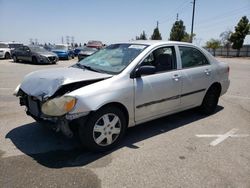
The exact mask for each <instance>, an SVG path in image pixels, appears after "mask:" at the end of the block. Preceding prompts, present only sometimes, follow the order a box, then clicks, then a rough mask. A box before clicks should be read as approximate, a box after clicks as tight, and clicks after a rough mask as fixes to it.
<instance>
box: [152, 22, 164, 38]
mask: <svg viewBox="0 0 250 188" xmlns="http://www.w3.org/2000/svg"><path fill="white" fill-rule="evenodd" d="M151 40H162V38H161V33H160V31H159V28H158V24H157V26H156V28H155V29H154V32H153V34H152V36H151Z"/></svg>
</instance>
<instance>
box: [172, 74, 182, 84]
mask: <svg viewBox="0 0 250 188" xmlns="http://www.w3.org/2000/svg"><path fill="white" fill-rule="evenodd" d="M180 78H181V76H180V75H178V74H175V75H174V76H173V80H174V81H176V82H178V81H179V79H180Z"/></svg>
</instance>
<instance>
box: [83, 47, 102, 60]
mask: <svg viewBox="0 0 250 188" xmlns="http://www.w3.org/2000/svg"><path fill="white" fill-rule="evenodd" d="M97 51H98V49H97V48H89V47H83V48H82V49H81V51H80V52H79V53H78V61H81V60H82V59H84V58H86V57H88V56H90V55H92V54H93V53H95V52H97Z"/></svg>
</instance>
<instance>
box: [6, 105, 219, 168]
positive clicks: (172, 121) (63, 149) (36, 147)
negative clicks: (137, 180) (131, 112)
mask: <svg viewBox="0 0 250 188" xmlns="http://www.w3.org/2000/svg"><path fill="white" fill-rule="evenodd" d="M222 109H223V107H221V106H218V107H217V110H216V112H215V113H218V112H219V111H221V110H222ZM205 117H207V116H203V115H200V114H199V113H198V112H197V111H196V110H195V109H192V110H188V111H184V112H181V113H177V114H174V115H170V116H167V117H164V118H160V119H157V120H154V121H150V122H147V123H144V124H141V125H138V126H135V127H132V128H129V129H128V130H127V134H126V136H125V137H124V139H123V141H122V143H120V145H119V146H118V147H117V148H115V149H113V150H112V151H109V152H105V153H92V152H89V151H86V150H84V149H82V148H81V146H80V144H79V141H78V139H76V138H73V139H67V138H65V137H64V136H63V135H61V134H58V133H55V132H53V131H51V130H48V129H46V128H44V127H42V126H39V125H38V124H37V123H31V124H26V125H23V126H20V127H17V128H15V129H13V130H11V131H10V132H9V133H8V134H7V135H6V138H9V139H11V141H12V142H13V143H14V145H15V146H16V147H17V148H18V149H19V150H21V151H22V152H23V153H25V154H27V155H29V156H30V157H32V158H33V159H34V160H36V161H37V162H38V163H39V164H41V165H44V166H46V167H48V168H63V167H77V166H85V165H87V164H89V163H91V162H94V161H96V160H98V159H100V158H102V157H104V156H106V155H108V154H110V153H112V152H114V151H116V150H118V149H119V148H123V147H129V148H132V149H138V148H139V147H138V146H136V145H134V144H135V143H137V142H140V141H142V140H146V139H148V138H151V137H154V136H157V135H160V134H165V133H166V132H168V131H171V130H174V129H176V128H179V127H182V126H185V125H187V124H189V123H192V122H195V121H197V120H200V119H203V118H205Z"/></svg>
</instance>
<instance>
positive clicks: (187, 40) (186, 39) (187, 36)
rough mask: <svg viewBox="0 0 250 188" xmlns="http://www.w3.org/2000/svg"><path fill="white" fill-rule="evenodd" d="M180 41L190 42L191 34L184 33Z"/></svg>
mask: <svg viewBox="0 0 250 188" xmlns="http://www.w3.org/2000/svg"><path fill="white" fill-rule="evenodd" d="M193 40H195V33H193ZM181 41H182V42H190V41H191V35H190V34H188V33H185V35H184V38H183V39H182V40H181Z"/></svg>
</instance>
